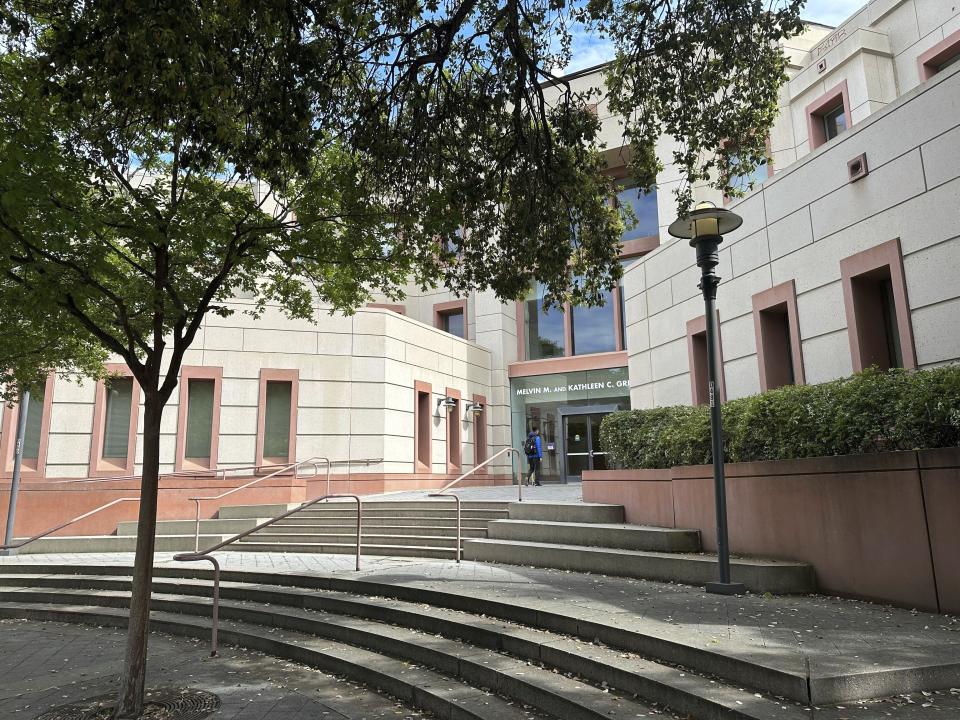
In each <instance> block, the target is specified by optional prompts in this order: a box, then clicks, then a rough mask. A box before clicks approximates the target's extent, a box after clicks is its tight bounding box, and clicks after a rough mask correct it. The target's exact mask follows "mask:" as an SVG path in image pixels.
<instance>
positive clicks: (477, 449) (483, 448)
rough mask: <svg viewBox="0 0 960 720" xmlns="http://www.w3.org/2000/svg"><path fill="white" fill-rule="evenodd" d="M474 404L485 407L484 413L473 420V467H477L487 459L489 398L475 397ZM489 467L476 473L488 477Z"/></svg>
mask: <svg viewBox="0 0 960 720" xmlns="http://www.w3.org/2000/svg"><path fill="white" fill-rule="evenodd" d="M473 402H475V403H480V404H481V405H483V412H481V413H480V414H479V415H475V416H474V418H473V465H474V467H476V466H477V465H479V464H480V463H482V462H483V461H484V460H486V459H487V398H486V397H485V396H484V395H476V394H474V396H473ZM488 470H489V466H488V467H482V468H480V469H479V470H477V471H476V474H477V475H486V474H487V471H488Z"/></svg>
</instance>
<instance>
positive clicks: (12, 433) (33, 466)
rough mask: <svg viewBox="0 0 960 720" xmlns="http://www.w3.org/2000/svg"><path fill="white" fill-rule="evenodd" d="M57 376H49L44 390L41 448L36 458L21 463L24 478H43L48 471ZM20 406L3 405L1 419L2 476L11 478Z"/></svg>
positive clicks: (0, 475) (0, 454)
mask: <svg viewBox="0 0 960 720" xmlns="http://www.w3.org/2000/svg"><path fill="white" fill-rule="evenodd" d="M54 380H55V376H54V375H53V374H51V375H48V376H47V382H46V385H44V390H43V417H42V418H41V420H40V448H39V452H38V453H37V455H38V457H37V459H36V460H26V459H24V460H23V462H22V463H21V465H20V476H21V477H22V478H42V477H44V476H45V474H46V471H47V447H48V446H49V444H50V414H51V411H52V409H53V388H54ZM19 415H20V413H19V408H17V407H8V406H6V405H4V406H3V417H2V420H0V458H2V462H0V478H9V477H11V476H12V475H13V445H14V442H15V441H16V433H17V418H18V417H19Z"/></svg>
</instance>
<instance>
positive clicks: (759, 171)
mask: <svg viewBox="0 0 960 720" xmlns="http://www.w3.org/2000/svg"><path fill="white" fill-rule="evenodd" d="M730 165H731V166H732V167H733V168H734V171H733V172H734V174H733V175H731V177H730V187H733V188H736V189H737V190H741V191H742V192H749V191H750V190H752V189H753V188H756V187H758V186H759V185H762V184H763V183H764V182H765V181H766V180H767V179H768V178H769V177H770V162H769V160H767V161H764V162H762V163H760V164H759V165H757V167H756V168H754V170H753V172H750V173H738V172H737V168H738V167H739V165H740V158H739V156H737V155H731V156H730Z"/></svg>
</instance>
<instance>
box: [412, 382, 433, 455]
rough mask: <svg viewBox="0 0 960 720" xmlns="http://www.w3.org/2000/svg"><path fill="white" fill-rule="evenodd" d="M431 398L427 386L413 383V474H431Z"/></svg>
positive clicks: (422, 383)
mask: <svg viewBox="0 0 960 720" xmlns="http://www.w3.org/2000/svg"><path fill="white" fill-rule="evenodd" d="M431 398H432V390H431V387H430V385H429V384H427V383H425V382H420V381H419V380H418V381H417V382H415V383H414V402H413V464H414V471H415V472H433V459H432V444H433V437H432V435H433V425H432V423H431V420H432V418H433V409H432V408H431V407H430V401H431Z"/></svg>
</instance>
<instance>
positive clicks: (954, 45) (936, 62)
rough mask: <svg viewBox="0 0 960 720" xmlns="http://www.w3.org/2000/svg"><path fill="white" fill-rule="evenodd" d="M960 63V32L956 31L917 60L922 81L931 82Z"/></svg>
mask: <svg viewBox="0 0 960 720" xmlns="http://www.w3.org/2000/svg"><path fill="white" fill-rule="evenodd" d="M958 61H960V30H955V31H954V32H952V33H951V34H950V35H948V36H947V37H945V38H944V39H943V40H941V41H940V42H938V43H937V44H936V45H934V46H933V47H932V48H930V49H929V50H927V51H926V52H924V53H922V54H921V55H920V56H919V57H918V58H917V65H918V66H919V68H920V80H921V81H924V80H929V79H930V78H932V77H933V76H934V75H936V74H937V73H938V72H943V71H944V70H946V69H947V68H948V67H950V66H951V65H953V64H954V63H956V62H958Z"/></svg>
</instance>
